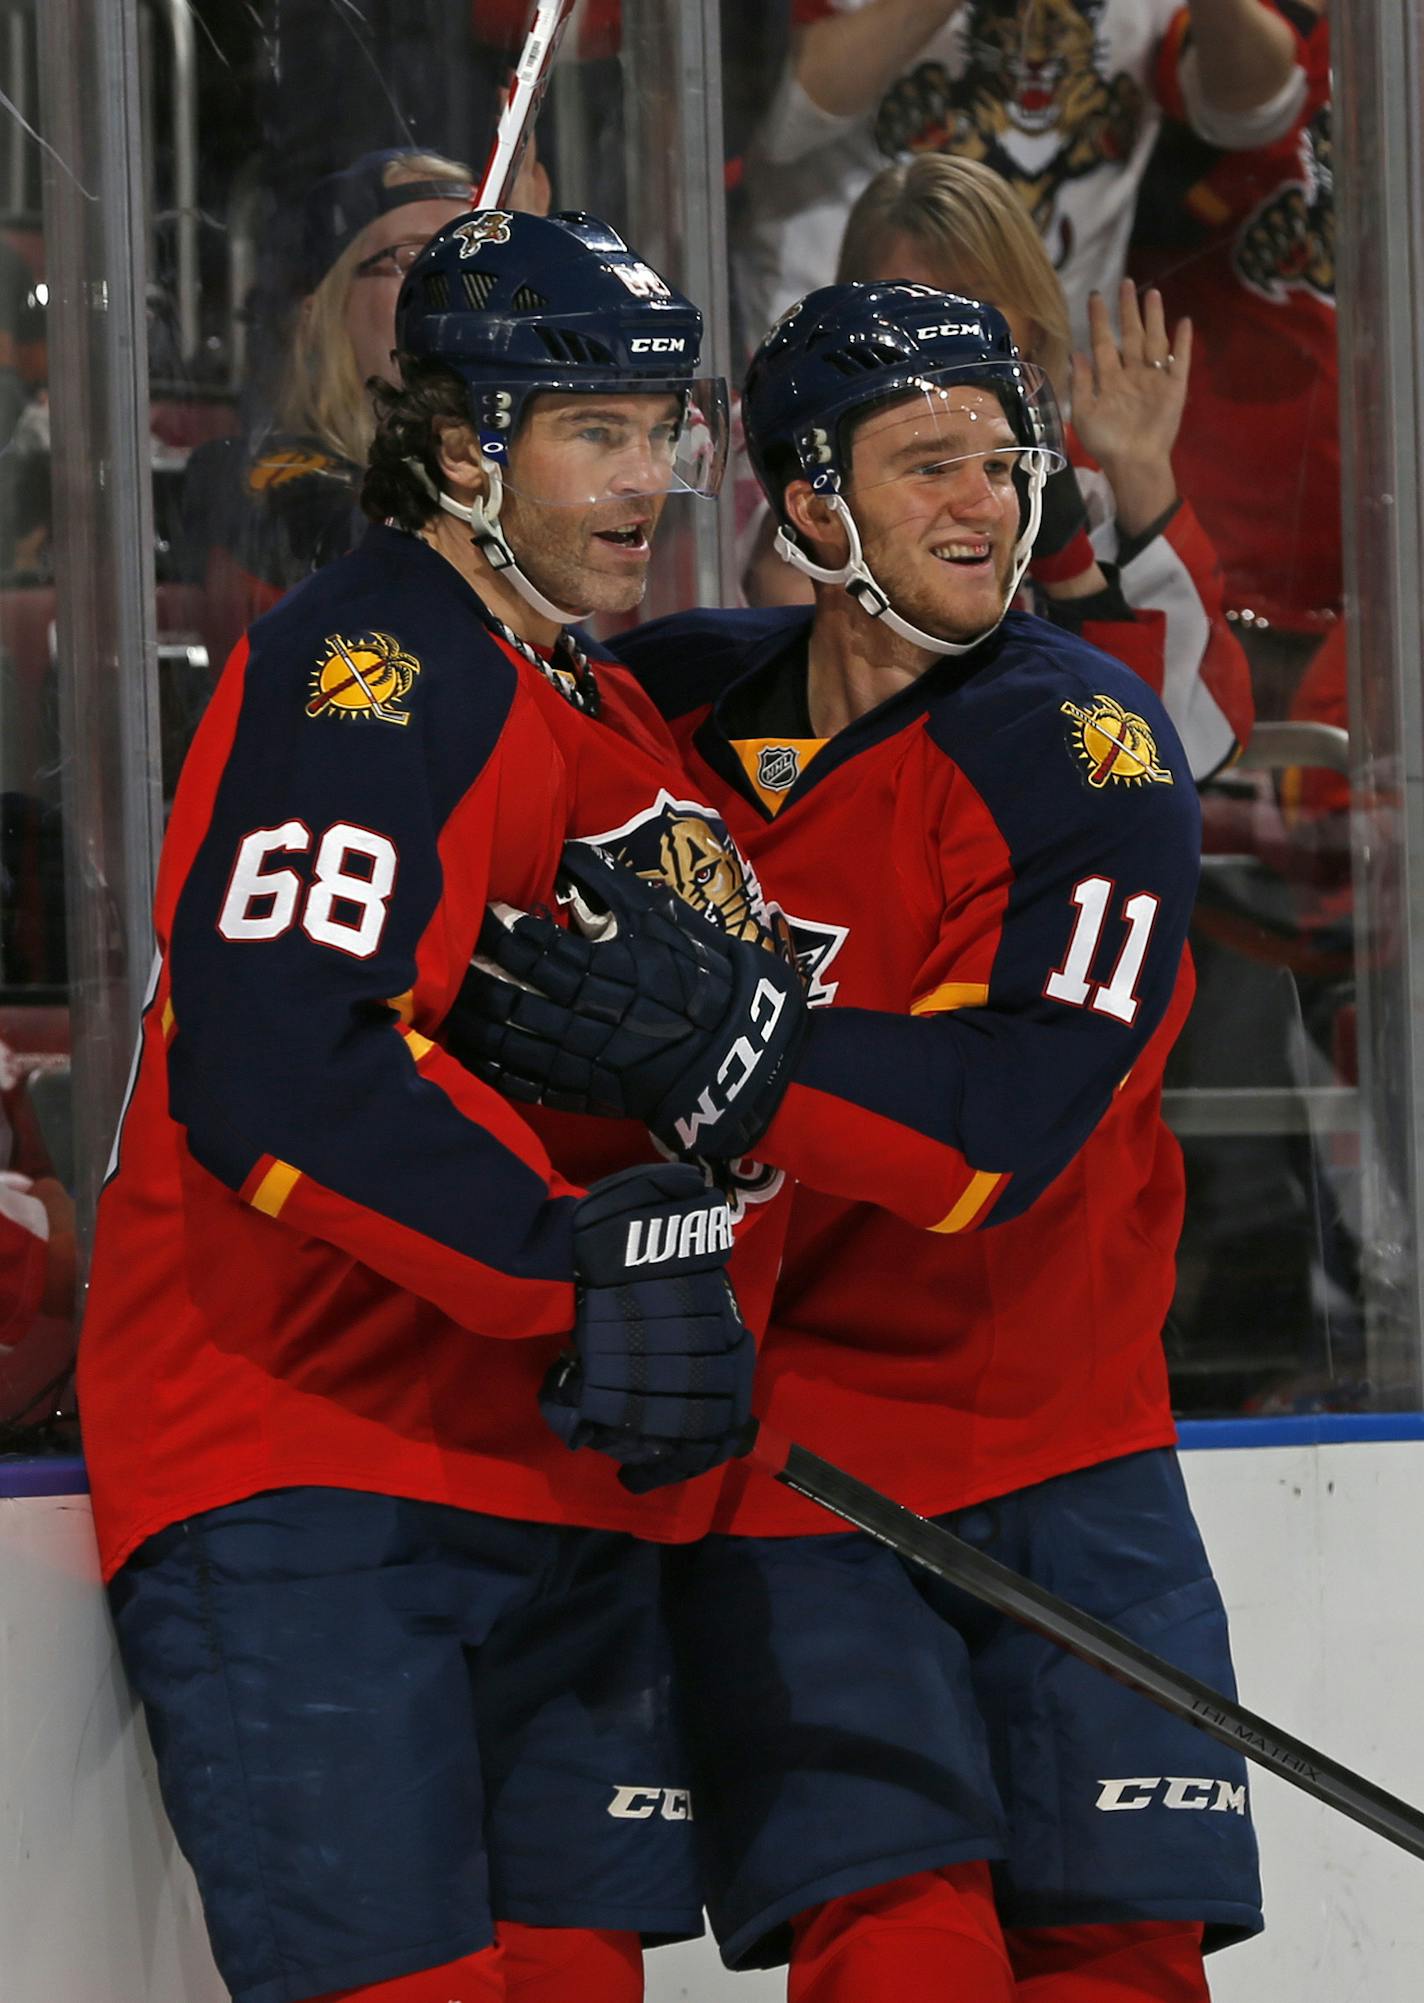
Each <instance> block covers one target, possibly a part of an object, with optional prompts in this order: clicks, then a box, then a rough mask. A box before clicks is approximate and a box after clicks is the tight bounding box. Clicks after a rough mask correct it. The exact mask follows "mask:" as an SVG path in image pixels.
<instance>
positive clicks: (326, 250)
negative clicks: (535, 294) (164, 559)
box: [185, 143, 549, 663]
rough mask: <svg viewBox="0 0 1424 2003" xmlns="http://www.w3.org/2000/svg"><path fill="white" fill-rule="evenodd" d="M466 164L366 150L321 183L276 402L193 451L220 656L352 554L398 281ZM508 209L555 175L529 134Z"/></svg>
mask: <svg viewBox="0 0 1424 2003" xmlns="http://www.w3.org/2000/svg"><path fill="white" fill-rule="evenodd" d="M471 194H472V190H471V175H470V169H469V168H468V167H466V166H465V165H463V163H461V162H460V161H456V160H447V159H445V158H443V157H442V156H441V155H440V154H436V153H417V152H410V151H404V152H384V153H367V154H365V155H364V156H363V157H362V158H361V159H359V160H357V161H356V162H355V163H354V164H353V165H352V166H350V167H348V168H346V169H344V170H343V171H342V172H341V173H339V174H332V175H329V176H328V177H327V178H326V179H325V180H322V181H319V182H317V184H316V185H315V187H313V188H312V190H311V192H310V193H309V195H308V197H307V200H306V203H305V206H304V211H303V215H302V224H301V239H300V246H299V249H298V252H297V266H298V271H297V290H298V293H299V295H300V297H299V303H298V304H297V306H296V309H295V313H294V315H293V319H292V324H291V329H290V333H289V335H288V338H287V341H286V343H285V346H284V349H283V352H282V354H281V356H280V359H279V362H278V365H277V368H276V371H275V381H274V386H273V389H272V392H271V402H270V408H268V409H266V410H264V411H262V412H259V413H258V414H257V415H256V416H255V417H254V418H252V419H251V420H250V422H249V430H248V437H247V439H246V441H236V440H223V441H220V442H219V443H218V444H216V445H213V446H207V447H202V448H200V449H199V451H197V452H195V453H194V455H193V460H192V463H191V467H190V472H189V478H188V487H187V492H186V495H185V513H186V514H187V517H188V522H187V527H188V533H189V537H190V547H191V548H192V550H193V556H192V558H191V567H192V569H193V571H194V572H195V574H196V575H197V576H198V577H199V578H200V579H201V580H202V583H203V586H204V608H203V617H204V629H205V637H206V638H207V640H208V650H209V654H210V656H211V658H212V659H213V660H214V662H215V663H216V662H221V661H223V660H225V659H226V657H227V654H228V652H229V651H230V649H231V647H232V645H233V643H234V641H235V640H236V639H237V636H238V635H239V633H241V632H242V631H243V629H244V628H245V627H246V626H248V625H249V624H250V623H251V621H252V620H253V619H254V618H255V617H256V616H257V615H258V614H259V613H260V612H263V611H265V610H266V609H267V607H268V606H270V605H272V604H274V603H275V602H276V600H277V599H278V598H279V597H280V596H281V595H282V593H283V592H284V591H286V590H287V589H288V588H289V587H290V586H291V585H293V584H296V583H298V582H299V581H300V579H301V578H303V577H305V576H307V575H308V573H309V572H311V571H313V570H316V569H319V568H320V566H321V565H322V564H324V563H329V562H330V561H331V559H332V558H333V557H337V556H341V555H343V554H344V553H345V551H346V550H348V549H350V548H351V546H352V544H353V543H354V542H355V541H356V539H357V537H358V536H359V535H360V534H361V532H362V528H363V526H364V524H363V521H362V517H361V512H360V508H359V506H358V504H357V493H358V489H359V485H360V473H361V469H362V468H363V467H364V465H365V461H366V454H367V450H368V447H369V445H370V441H371V438H372V436H373V435H374V429H375V425H374V418H373V415H372V410H371V402H370V397H369V394H368V391H367V384H368V383H369V381H370V380H371V379H372V378H373V377H379V378H381V379H382V380H384V381H387V382H390V381H393V380H394V369H393V365H392V362H391V349H392V347H393V345H394V342H395V307H396V299H397V296H398V295H399V292H400V288H401V280H402V278H403V277H404V275H405V273H406V271H407V270H408V269H409V268H410V265H411V264H412V263H413V261H414V259H415V257H416V255H417V253H418V252H419V251H420V250H421V248H422V247H423V246H424V245H425V243H426V242H428V240H429V239H430V237H432V236H433V235H434V234H435V232H436V230H438V229H440V228H442V227H443V225H444V224H446V223H447V222H451V221H453V220H454V218H455V217H456V216H457V215H459V214H460V212H461V211H462V210H464V209H468V208H469V206H470V201H471ZM511 206H514V207H524V208H527V209H529V210H530V211H532V212H533V213H535V214H540V215H542V214H544V213H546V212H547V209H548V206H549V182H548V177H547V175H546V174H545V173H544V170H543V168H542V167H541V166H540V165H539V162H538V158H537V155H536V153H535V151H534V148H533V146H532V143H531V145H530V147H529V149H528V151H527V152H526V155H525V159H524V162H523V163H522V165H521V168H520V173H519V176H518V178H517V179H516V182H515V187H514V191H513V200H512V203H511Z"/></svg>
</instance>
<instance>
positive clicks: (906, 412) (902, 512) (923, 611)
mask: <svg viewBox="0 0 1424 2003" xmlns="http://www.w3.org/2000/svg"><path fill="white" fill-rule="evenodd" d="M1018 455H1019V446H1018V441H1017V440H1016V439H1015V437H1014V434H1013V430H1012V428H1011V427H1010V425H1009V422H1008V419H1007V418H1006V417H1005V415H1004V412H1003V408H1002V406H1001V405H1000V403H999V400H998V398H997V397H996V396H995V395H994V393H993V391H992V390H987V389H974V388H970V387H966V386H965V385H962V384H956V385H954V386H953V387H950V388H947V389H941V390H936V391H934V392H933V393H932V394H930V395H922V394H919V393H916V394H915V395H913V396H911V397H908V398H906V399H905V400H904V401H903V402H900V403H894V404H890V405H888V406H887V407H886V408H885V409H884V410H877V411H874V412H873V413H872V414H871V415H870V416H869V417H866V418H864V419H862V420H861V422H860V424H859V425H858V427H857V429H856V432H855V436H854V441H853V444H852V451H851V472H850V479H849V481H848V483H847V485H846V490H845V499H846V502H847V504H848V505H849V507H850V510H851V513H852V515H853V516H854V518H855V522H856V525H857V527H858V528H859V530H860V537H861V544H862V547H863V549H864V552H865V560H866V562H867V564H868V565H869V567H870V570H871V572H872V574H873V575H874V577H875V579H876V581H877V583H879V585H880V586H881V589H882V590H883V591H884V592H885V593H886V595H887V596H888V597H889V599H890V602H891V604H892V605H893V606H894V608H895V610H896V611H897V612H898V613H899V614H900V615H901V617H902V618H905V619H908V620H909V621H910V622H911V623H912V624H913V625H916V626H919V627H921V628H922V629H923V630H924V631H926V632H930V633H938V634H940V635H942V636H943V637H944V638H945V639H946V640H955V641H964V640H972V639H974V638H975V636H976V635H978V634H980V633H983V632H986V631H987V630H988V629H989V628H990V627H991V626H993V625H994V624H995V623H996V622H997V621H998V619H999V617H1000V614H1001V613H1002V611H1003V607H1004V599H1005V595H1006V594H1007V591H1008V588H1009V578H1010V574H1011V572H1012V569H1013V561H1014V545H1015V544H1016V542H1017V541H1018V536H1019V495H1018V489H1017V487H1016V486H1015V484H1014V468H1015V465H1016V463H1017V459H1018Z"/></svg>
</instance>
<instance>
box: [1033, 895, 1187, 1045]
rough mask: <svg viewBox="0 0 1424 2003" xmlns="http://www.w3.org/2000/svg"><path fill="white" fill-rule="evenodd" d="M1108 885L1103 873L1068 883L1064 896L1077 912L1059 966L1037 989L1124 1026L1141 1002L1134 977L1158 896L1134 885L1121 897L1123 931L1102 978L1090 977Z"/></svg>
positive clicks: (1149, 934) (1149, 933) (1104, 921)
mask: <svg viewBox="0 0 1424 2003" xmlns="http://www.w3.org/2000/svg"><path fill="white" fill-rule="evenodd" d="M1113 888H1114V886H1113V883H1112V880H1111V878H1109V877H1106V876H1085V877H1084V878H1083V879H1082V881H1081V882H1079V883H1075V884H1074V886H1073V889H1072V891H1071V892H1070V895H1071V897H1072V901H1073V903H1074V904H1075V905H1076V906H1077V907H1078V915H1077V917H1076V918H1075V919H1074V921H1073V930H1072V933H1071V935H1070V936H1069V940H1068V951H1067V952H1066V953H1065V954H1064V956H1063V964H1062V966H1061V967H1059V968H1057V969H1056V970H1055V971H1054V972H1053V973H1051V974H1050V975H1049V976H1048V979H1047V980H1046V981H1045V983H1044V987H1043V992H1044V994H1045V995H1046V996H1047V997H1048V999H1049V1000H1050V1001H1061V1002H1067V1004H1068V1006H1069V1007H1070V1008H1090V1009H1092V1010H1094V1011H1095V1013H1096V1014H1098V1015H1110V1016H1111V1017H1112V1018H1113V1019H1114V1021H1116V1022H1121V1023H1126V1024H1128V1025H1129V1026H1130V1025H1131V1024H1132V1023H1133V1022H1134V1021H1135V1019H1136V1016H1137V1011H1138V1009H1139V1008H1140V1007H1141V1005H1142V1004H1141V1000H1140V997H1139V996H1138V994H1137V992H1136V989H1137V978H1138V975H1139V974H1140V973H1141V972H1142V963H1143V961H1144V960H1145V959H1146V958H1147V946H1148V942H1149V940H1150V939H1151V937H1152V927H1153V926H1154V925H1155V924H1156V922H1157V912H1158V909H1159V907H1160V905H1161V899H1160V898H1158V897H1154V896H1153V895H1152V893H1151V891H1150V890H1139V891H1138V892H1137V894H1136V896H1135V897H1128V898H1126V899H1124V901H1123V906H1122V919H1123V923H1124V924H1125V925H1126V927H1127V935H1126V937H1125V938H1124V940H1123V942H1122V945H1121V947H1120V949H1119V951H1118V956H1117V959H1116V961H1115V962H1114V965H1113V970H1112V972H1111V974H1110V975H1109V976H1108V978H1107V980H1106V981H1095V980H1093V979H1092V975H1091V969H1092V965H1093V962H1094V960H1095V959H1096V958H1097V956H1098V947H1099V946H1100V945H1101V943H1102V937H1103V929H1104V927H1105V925H1106V924H1107V916H1108V904H1109V901H1110V900H1111V898H1112V894H1113Z"/></svg>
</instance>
